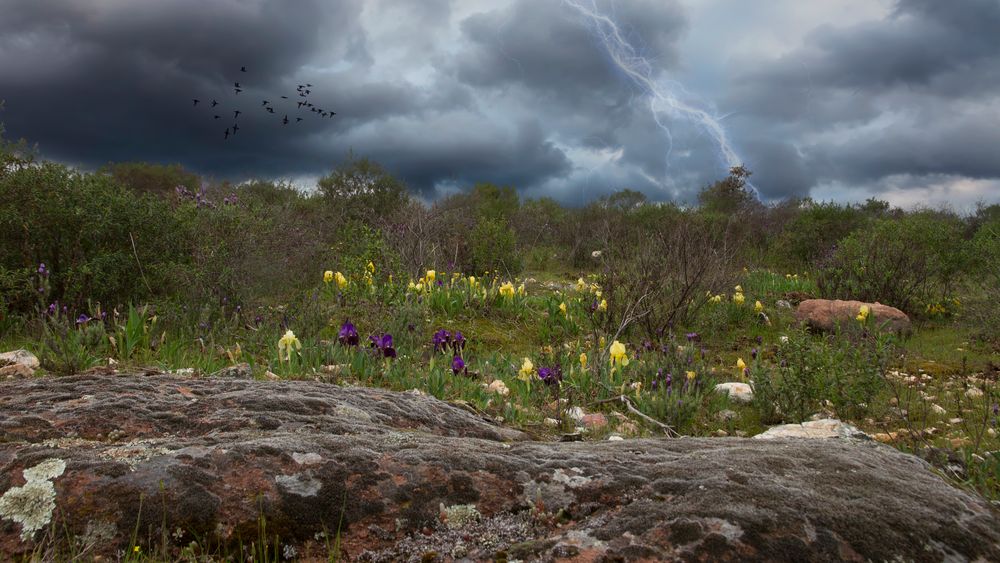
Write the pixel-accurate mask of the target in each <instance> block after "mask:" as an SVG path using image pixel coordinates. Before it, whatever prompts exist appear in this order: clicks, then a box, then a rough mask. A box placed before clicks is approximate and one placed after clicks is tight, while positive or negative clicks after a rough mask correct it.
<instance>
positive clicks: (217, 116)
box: [213, 115, 222, 119]
mask: <svg viewBox="0 0 1000 563" xmlns="http://www.w3.org/2000/svg"><path fill="white" fill-rule="evenodd" d="M213 119H222V116H221V115H216V116H215V117H214V118H213Z"/></svg>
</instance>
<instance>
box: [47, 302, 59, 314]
mask: <svg viewBox="0 0 1000 563" xmlns="http://www.w3.org/2000/svg"><path fill="white" fill-rule="evenodd" d="M57 310H59V306H58V305H56V304H55V303H49V314H50V315H54V314H56V311H57Z"/></svg>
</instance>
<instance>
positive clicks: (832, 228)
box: [777, 200, 866, 267]
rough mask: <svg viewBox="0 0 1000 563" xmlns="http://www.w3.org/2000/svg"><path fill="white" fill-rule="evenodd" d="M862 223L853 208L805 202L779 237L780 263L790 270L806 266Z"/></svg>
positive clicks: (827, 251) (862, 220) (825, 253)
mask: <svg viewBox="0 0 1000 563" xmlns="http://www.w3.org/2000/svg"><path fill="white" fill-rule="evenodd" d="M865 222H866V217H865V216H864V215H863V214H862V213H860V212H859V211H858V210H857V209H855V208H853V207H850V206H842V205H838V204H835V203H833V202H830V203H813V202H811V201H809V200H807V201H806V202H805V204H804V206H803V207H802V208H801V209H800V210H799V212H798V214H797V215H796V216H795V217H794V218H793V219H792V220H791V221H789V223H788V224H787V225H786V226H785V229H784V232H783V233H781V237H780V238H781V241H780V243H778V244H777V247H778V248H779V249H780V250H779V252H780V254H781V256H782V260H781V261H782V262H783V263H785V264H788V265H793V267H802V266H807V265H808V264H811V263H812V262H813V261H815V260H816V259H817V258H820V257H822V256H825V255H827V254H828V253H829V252H831V251H832V250H833V249H834V247H835V246H836V244H837V242H838V241H839V240H841V239H843V238H844V237H846V236H847V235H849V234H850V233H852V232H853V231H854V230H855V229H857V228H859V227H861V226H862V225H863V224H864V223H865Z"/></svg>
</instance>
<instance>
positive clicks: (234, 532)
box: [0, 375, 1000, 561]
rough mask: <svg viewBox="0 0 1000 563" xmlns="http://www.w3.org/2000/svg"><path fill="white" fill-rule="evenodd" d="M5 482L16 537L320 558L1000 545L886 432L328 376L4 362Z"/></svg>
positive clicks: (4, 502)
mask: <svg viewBox="0 0 1000 563" xmlns="http://www.w3.org/2000/svg"><path fill="white" fill-rule="evenodd" d="M26 470H27V471H26ZM53 492H54V494H53ZM0 495H2V496H0V553H3V554H9V555H14V556H17V555H19V554H24V553H27V552H30V551H31V550H32V549H33V548H34V547H35V546H36V543H35V542H37V541H44V540H45V538H46V534H47V533H49V532H50V530H52V529H53V528H55V529H57V530H58V534H56V536H57V537H66V536H71V537H74V538H76V540H75V541H77V542H79V544H80V545H89V546H92V547H90V548H88V549H90V550H91V551H89V552H88V554H89V555H93V554H96V553H103V554H108V555H113V554H114V553H115V552H116V551H117V550H119V549H128V547H129V546H130V545H131V544H130V539H129V538H130V537H131V535H132V534H135V536H136V538H137V539H138V543H140V544H141V545H143V546H145V547H144V549H146V550H151V549H153V548H156V546H162V545H163V543H164V542H166V545H167V548H168V549H171V550H177V553H179V550H180V549H181V547H182V546H186V545H188V544H189V543H190V542H191V541H192V540H194V539H195V538H197V539H198V540H199V541H200V542H201V543H202V544H204V543H211V544H214V545H216V546H217V549H218V550H219V551H225V552H229V553H232V552H233V551H234V550H238V549H239V548H240V546H244V547H247V546H249V544H250V543H251V542H252V541H253V540H254V539H256V538H258V537H259V536H258V534H259V531H260V522H261V521H265V522H266V531H267V534H268V535H269V536H273V535H275V534H276V535H278V536H279V537H280V538H281V545H280V546H279V548H280V551H281V553H284V554H295V555H294V556H295V557H299V558H303V559H307V560H308V559H310V558H314V560H315V558H319V559H318V560H325V555H326V551H327V545H328V544H332V538H333V537H334V536H335V534H336V532H337V531H338V530H339V532H340V546H341V550H342V554H341V555H342V556H343V557H344V558H345V559H346V560H367V561H398V560H413V561H421V560H455V559H468V560H474V561H480V560H482V561H491V560H494V559H495V558H497V557H500V556H501V555H502V556H504V557H505V558H507V559H521V560H528V561H531V560H544V561H548V560H555V559H560V560H571V561H573V560H575V561H603V560H630V561H631V560H636V561H638V560H643V561H657V560H692V561H694V560H702V561H705V560H713V561H718V560H722V561H754V560H767V561H829V560H857V561H863V560H877V561H882V560H905V561H941V560H945V559H947V560H958V561H960V560H977V559H978V560H981V561H997V560H1000V519H998V512H997V511H996V509H995V508H994V507H992V506H991V505H990V504H989V503H987V502H986V501H984V500H982V499H981V498H979V497H977V496H975V495H973V494H969V493H966V492H964V491H961V490H959V489H956V488H954V487H952V486H950V485H949V484H947V483H946V482H945V481H943V480H942V479H941V478H939V477H938V476H936V475H935V474H933V473H932V472H931V471H930V470H929V466H928V464H927V463H926V462H924V461H922V460H920V459H918V458H916V457H913V456H910V455H906V454H903V453H900V452H898V451H896V450H893V449H891V448H890V447H888V446H884V445H880V444H878V443H876V442H874V441H862V440H842V439H837V440H802V439H774V440H747V439H729V438H721V439H720V438H715V439H687V438H685V439H653V440H623V441H601V442H576V443H541V442H531V441H527V440H525V436H524V435H523V434H521V433H519V432H515V431H511V430H505V429H502V428H499V427H497V426H495V425H493V424H491V423H489V422H487V421H485V420H483V419H480V418H478V417H477V416H475V415H474V414H472V413H469V412H466V411H465V410H462V409H458V408H455V407H452V406H449V405H448V404H446V403H443V402H440V401H437V400H435V399H433V398H430V397H426V396H421V395H416V394H409V393H394V392H389V391H384V390H379V389H366V388H347V387H338V386H335V385H329V384H322V383H312V382H262V381H247V380H230V379H217V378H213V379H187V378H180V377H176V376H166V375H156V376H145V377H131V376H121V377H119V376H74V377H65V378H37V379H32V380H12V381H7V382H2V383H0ZM46 495H51V497H50V496H46ZM140 499H141V500H140ZM262 517H263V520H262ZM36 530H37V531H36ZM88 542H89V543H88Z"/></svg>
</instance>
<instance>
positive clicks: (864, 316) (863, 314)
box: [854, 305, 871, 323]
mask: <svg viewBox="0 0 1000 563" xmlns="http://www.w3.org/2000/svg"><path fill="white" fill-rule="evenodd" d="M870 312H871V310H870V309H869V308H868V305H862V306H861V309H860V310H858V316H857V317H854V318H855V319H857V320H858V322H862V323H863V322H865V321H866V320H868V314H869V313H870Z"/></svg>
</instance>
